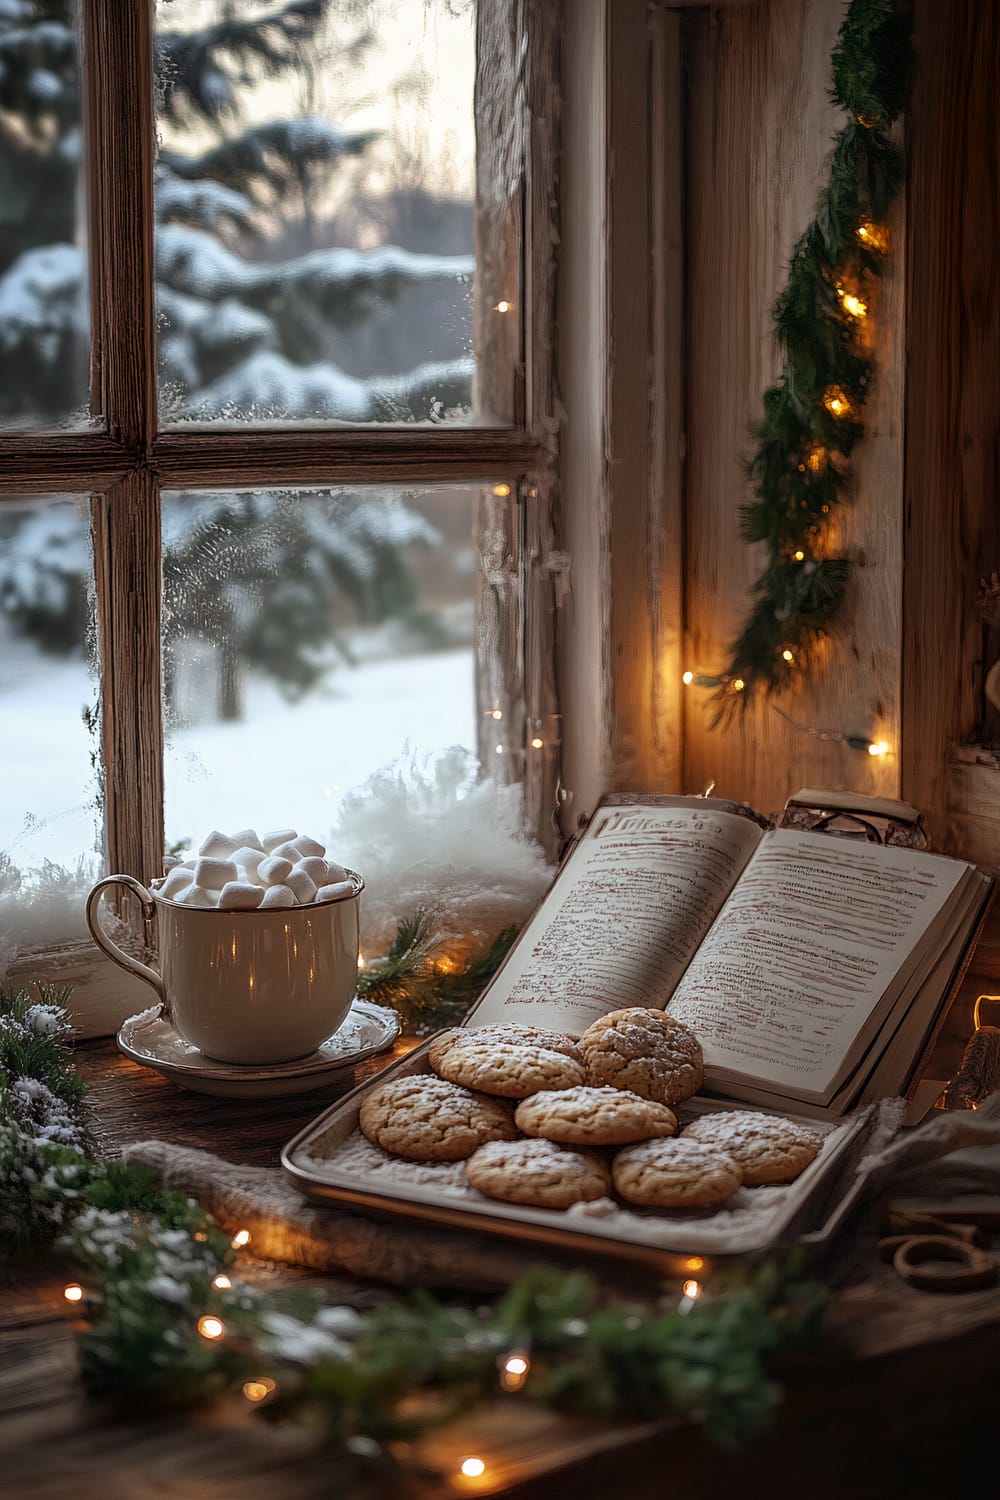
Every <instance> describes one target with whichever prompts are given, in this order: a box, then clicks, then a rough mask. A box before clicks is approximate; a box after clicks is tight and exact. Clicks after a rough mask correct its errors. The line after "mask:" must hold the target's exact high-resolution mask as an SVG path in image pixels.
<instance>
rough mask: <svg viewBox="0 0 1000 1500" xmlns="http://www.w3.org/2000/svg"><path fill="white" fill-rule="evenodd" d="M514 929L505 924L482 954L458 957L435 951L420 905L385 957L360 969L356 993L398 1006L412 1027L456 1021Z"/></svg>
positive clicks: (509, 941)
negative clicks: (462, 958)
mask: <svg viewBox="0 0 1000 1500" xmlns="http://www.w3.org/2000/svg"><path fill="white" fill-rule="evenodd" d="M517 932H518V929H517V927H516V926H511V927H505V928H504V929H503V930H502V931H501V932H499V933H498V934H497V936H496V937H495V938H494V939H493V941H492V943H490V945H489V947H488V948H487V949H486V950H485V951H484V952H483V953H481V954H478V955H476V956H475V957H473V958H470V959H468V960H466V961H464V962H458V961H456V960H454V959H452V958H450V957H449V956H448V955H447V954H442V953H440V952H438V951H437V948H438V943H437V939H436V938H435V936H434V920H433V916H432V915H431V913H430V912H428V911H425V910H423V909H422V908H418V909H417V911H415V912H414V913H413V914H412V915H411V916H409V917H405V918H404V919H403V920H402V921H401V922H400V923H399V926H398V927H397V929H396V935H395V937H394V938H393V940H392V942H391V944H390V945H389V949H388V951H387V953H386V955H385V957H384V958H381V959H376V960H375V961H374V962H373V963H371V964H368V965H366V966H365V967H364V968H363V969H362V970H361V971H360V972H359V974H358V994H359V995H360V996H362V998H363V999H365V1000H374V1001H375V1003H376V1004H378V1005H387V1006H390V1007H391V1008H392V1009H393V1010H396V1011H398V1012H399V1014H400V1015H401V1016H402V1017H403V1020H404V1021H406V1023H407V1024H408V1025H409V1026H410V1027H412V1028H413V1029H414V1030H416V1031H421V1032H423V1031H433V1030H436V1029H437V1028H438V1027H441V1026H454V1025H457V1024H458V1022H459V1021H461V1020H462V1018H463V1016H464V1015H465V1013H466V1011H467V1010H468V1009H469V1007H470V1005H472V1003H473V1001H474V1000H476V999H477V998H478V997H479V995H480V993H481V991H482V990H483V989H484V988H485V986H486V984H487V982H488V981H489V980H490V979H492V977H493V975H494V974H495V973H496V971H497V969H498V968H499V967H500V965H501V963H502V962H503V960H504V958H505V957H506V955H507V951H508V949H509V948H510V946H511V944H512V943H513V941H514V939H515V938H516V937H517Z"/></svg>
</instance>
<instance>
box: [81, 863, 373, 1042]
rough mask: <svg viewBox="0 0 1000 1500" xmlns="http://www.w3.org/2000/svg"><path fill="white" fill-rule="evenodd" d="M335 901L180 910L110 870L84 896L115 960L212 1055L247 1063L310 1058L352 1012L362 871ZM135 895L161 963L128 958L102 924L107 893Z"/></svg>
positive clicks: (97, 936) (91, 921) (95, 931)
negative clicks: (242, 908) (121, 890)
mask: <svg viewBox="0 0 1000 1500" xmlns="http://www.w3.org/2000/svg"><path fill="white" fill-rule="evenodd" d="M347 873H348V877H349V879H350V880H351V882H352V885H353V887H354V889H353V891H351V892H349V893H348V894H347V895H344V896H341V897H339V898H337V899H336V900H333V901H313V902H311V903H310V904H309V905H307V906H290V907H281V908H278V909H277V910H274V911H260V910H259V909H256V910H253V911H228V910H225V911H220V910H219V909H218V908H217V907H197V906H179V905H178V904H177V903H176V902H175V901H168V900H166V899H165V898H164V897H163V896H161V895H160V894H159V892H158V891H157V889H156V886H157V884H158V883H159V882H157V881H153V882H152V888H151V889H149V890H147V889H146V887H145V886H144V885H141V884H140V882H139V881H138V880H134V879H133V878H132V876H131V875H108V876H106V877H105V878H104V879H103V880H99V881H98V882H97V884H96V885H95V886H94V888H93V890H92V891H91V892H90V894H89V896H88V897H87V926H88V927H89V928H90V931H91V935H92V937H93V939H94V942H95V943H96V944H97V946H98V947H99V948H101V949H103V951H104V952H105V953H106V954H107V955H108V957H109V958H110V959H112V960H113V962H114V963H116V964H118V965H120V967H121V968H123V969H126V970H128V972H129V973H130V974H137V975H138V976H139V978H140V979H143V980H145V982H146V983H147V984H150V985H152V987H153V989H154V990H155V991H156V993H157V995H158V996H159V998H160V1005H161V1007H162V1011H163V1014H164V1016H166V1017H167V1018H168V1019H169V1020H170V1021H171V1022H172V1023H173V1025H174V1026H175V1027H176V1028H177V1030H178V1032H179V1033H180V1035H181V1036H182V1037H183V1038H184V1039H185V1041H187V1042H190V1043H191V1045H192V1046H194V1047H197V1048H198V1050H199V1052H203V1053H204V1054H205V1056H206V1057H214V1058H217V1059H218V1060H219V1061H220V1062H230V1063H241V1064H244V1065H252V1064H268V1063H280V1062H290V1061H291V1060H292V1059H293V1058H296V1057H306V1056H308V1054H309V1053H310V1052H312V1051H314V1050H315V1048H316V1047H318V1046H319V1044H320V1042H322V1041H324V1040H325V1039H326V1038H327V1037H328V1036H332V1035H333V1033H334V1032H335V1031H336V1030H337V1027H338V1026H340V1024H341V1023H342V1022H343V1020H344V1019H345V1017H346V1016H347V1013H348V1011H349V1010H350V1008H351V1002H352V1001H353V999H354V993H355V987H356V985H357V978H358V938H359V931H360V912H361V892H362V891H363V890H364V888H365V883H364V881H363V880H362V878H361V876H360V875H358V874H356V873H355V872H354V871H353V870H348V872H347ZM113 886H116V887H119V888H120V887H124V888H125V889H126V890H128V891H131V892H132V894H133V895H134V896H136V897H137V898H138V900H139V901H140V903H141V905H142V912H143V916H144V918H145V920H146V928H147V932H149V930H150V927H151V924H152V922H153V918H154V917H155V928H156V936H155V943H154V944H153V946H155V948H156V953H157V959H158V962H159V968H158V969H153V968H150V966H149V965H148V964H144V963H140V962H139V960H138V959H135V958H131V957H130V956H129V954H127V953H126V952H125V951H124V949H122V948H120V947H119V946H118V944H117V943H116V942H115V941H114V939H113V938H112V937H111V936H110V935H109V934H108V933H107V932H106V931H105V929H104V927H103V926H102V925H101V921H100V901H101V894H102V892H104V891H105V890H108V889H109V888H111V887H113Z"/></svg>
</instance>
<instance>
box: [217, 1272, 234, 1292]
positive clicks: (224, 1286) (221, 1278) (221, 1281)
mask: <svg viewBox="0 0 1000 1500" xmlns="http://www.w3.org/2000/svg"><path fill="white" fill-rule="evenodd" d="M232 1284H233V1283H232V1282H231V1281H230V1279H229V1277H228V1276H226V1275H225V1274H224V1273H223V1272H221V1271H220V1272H219V1274H218V1276H213V1277H212V1285H213V1286H214V1287H215V1290H216V1291H217V1292H228V1291H229V1289H230V1287H231V1286H232Z"/></svg>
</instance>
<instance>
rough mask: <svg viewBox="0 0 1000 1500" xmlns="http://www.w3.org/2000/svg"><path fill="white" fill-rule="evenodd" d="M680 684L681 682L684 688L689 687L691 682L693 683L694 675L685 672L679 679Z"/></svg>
mask: <svg viewBox="0 0 1000 1500" xmlns="http://www.w3.org/2000/svg"><path fill="white" fill-rule="evenodd" d="M681 682H683V684H684V686H685V687H690V686H691V684H692V682H694V673H693V672H685V673H684V675H683V677H682V678H681Z"/></svg>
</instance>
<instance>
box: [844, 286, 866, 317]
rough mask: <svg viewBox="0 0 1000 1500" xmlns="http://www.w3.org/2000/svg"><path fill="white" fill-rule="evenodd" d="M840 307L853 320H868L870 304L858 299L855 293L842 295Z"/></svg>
mask: <svg viewBox="0 0 1000 1500" xmlns="http://www.w3.org/2000/svg"><path fill="white" fill-rule="evenodd" d="M840 305H841V307H842V308H843V309H844V311H845V312H846V313H850V315H851V317H852V318H867V316H868V303H867V302H863V301H862V300H861V298H860V297H856V296H855V295H854V293H853V292H841V293H840Z"/></svg>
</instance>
